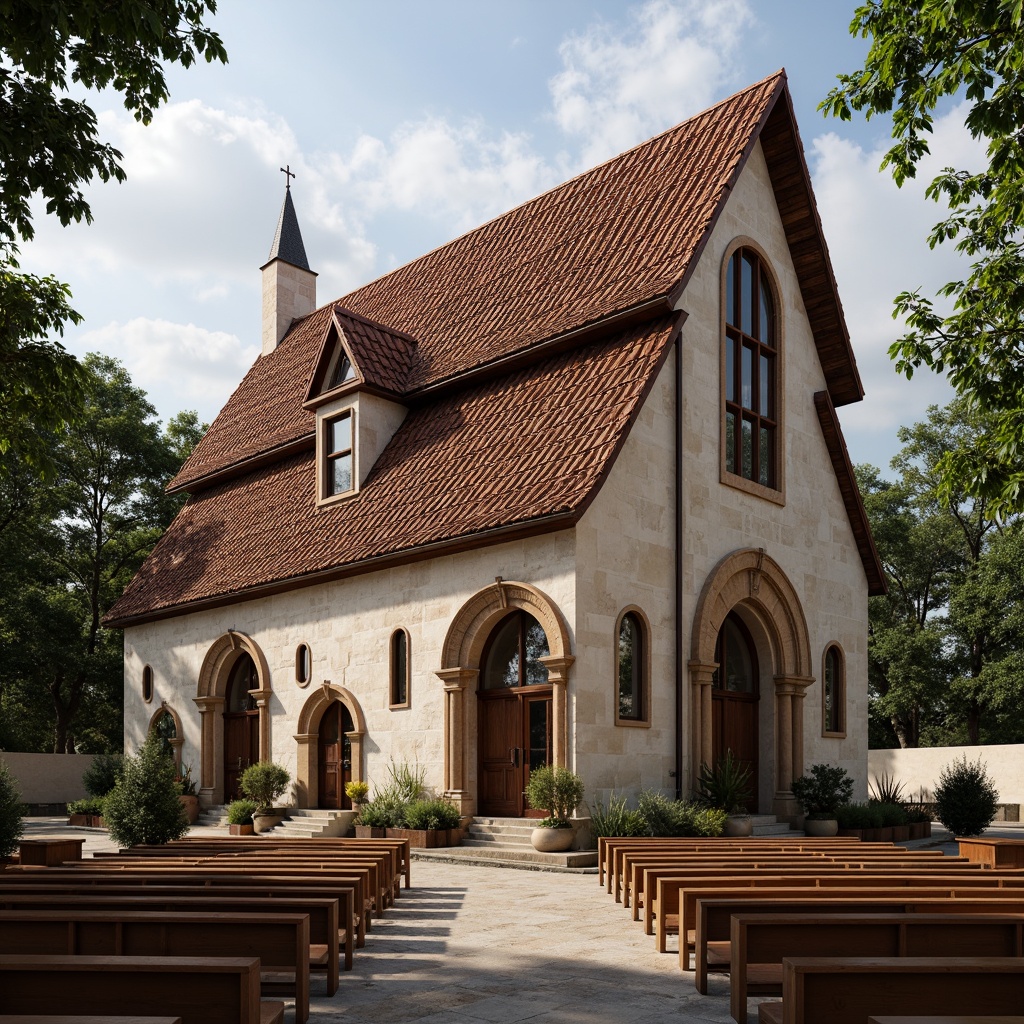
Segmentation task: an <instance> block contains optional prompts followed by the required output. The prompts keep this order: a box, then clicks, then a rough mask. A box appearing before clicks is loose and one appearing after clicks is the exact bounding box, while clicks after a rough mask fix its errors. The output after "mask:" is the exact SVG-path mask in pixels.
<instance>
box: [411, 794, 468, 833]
mask: <svg viewBox="0 0 1024 1024" xmlns="http://www.w3.org/2000/svg"><path fill="white" fill-rule="evenodd" d="M405 822H406V824H405V827H406V828H415V829H448V828H458V827H459V809H458V808H457V807H456V806H455V804H453V803H452V802H451V801H450V800H444V799H438V800H414V801H413V802H412V803H411V804H408V805H407V806H406V808H405Z"/></svg>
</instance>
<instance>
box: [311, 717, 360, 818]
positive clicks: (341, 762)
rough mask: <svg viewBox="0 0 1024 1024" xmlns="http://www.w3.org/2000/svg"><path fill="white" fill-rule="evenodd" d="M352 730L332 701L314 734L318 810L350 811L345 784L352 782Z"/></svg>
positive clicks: (346, 718)
mask: <svg viewBox="0 0 1024 1024" xmlns="http://www.w3.org/2000/svg"><path fill="white" fill-rule="evenodd" d="M354 728H355V727H354V726H353V724H352V716H351V715H350V714H349V710H348V708H347V707H345V705H344V704H342V702H341V701H340V700H332V701H331V703H330V704H328V705H327V708H326V709H325V711H324V714H323V717H322V718H321V719H320V727H319V729H318V731H317V793H318V794H319V799H318V803H317V806H318V807H322V808H324V809H325V810H335V811H337V810H346V811H347V810H350V809H351V807H352V801H351V800H349V798H348V796H347V795H346V793H345V784H346V783H347V782H350V781H351V779H352V740H351V737H350V735H349V734H350V733H351V732H352V731H353V729H354Z"/></svg>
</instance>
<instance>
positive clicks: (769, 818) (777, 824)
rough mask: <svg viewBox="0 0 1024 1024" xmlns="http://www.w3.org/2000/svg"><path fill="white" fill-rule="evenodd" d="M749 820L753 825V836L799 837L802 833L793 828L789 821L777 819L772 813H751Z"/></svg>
mask: <svg viewBox="0 0 1024 1024" xmlns="http://www.w3.org/2000/svg"><path fill="white" fill-rule="evenodd" d="M750 820H751V823H752V824H753V826H754V833H753V837H754V838H756V837H757V836H787V837H789V838H792V839H799V838H800V837H801V836H802V835H803V834H804V833H803V832H799V831H797V830H796V829H795V828H793V826H792V825H790V824H789V822H787V821H779V819H778V818H777V817H776V816H775V815H774V814H752V815H751V816H750Z"/></svg>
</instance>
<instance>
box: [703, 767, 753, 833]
mask: <svg viewBox="0 0 1024 1024" xmlns="http://www.w3.org/2000/svg"><path fill="white" fill-rule="evenodd" d="M750 779H751V771H750V769H749V768H748V767H747V766H746V765H745V764H744V763H743V762H742V761H740V760H738V759H737V758H736V757H734V756H733V752H732V751H731V750H727V751H726V752H725V755H724V756H722V757H720V758H719V759H718V760H717V761H716V762H715V765H714V767H713V768H712V767H709V766H708V764H707V762H701V766H700V775H699V776H698V778H697V791H698V797H699V799H700V801H701V803H704V804H706V805H707V806H708V807H717V808H719V809H720V810H723V811H725V813H726V814H727V815H728V816H729V817H728V819H727V820H726V823H725V834H726V835H727V836H749V835H751V834H752V833H753V831H754V825H753V822H752V820H751V818H750V814H749V813H748V812H747V803H748V802H749V800H750Z"/></svg>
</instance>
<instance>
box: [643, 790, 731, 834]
mask: <svg viewBox="0 0 1024 1024" xmlns="http://www.w3.org/2000/svg"><path fill="white" fill-rule="evenodd" d="M637 812H638V813H639V814H640V816H641V817H642V818H643V820H644V821H645V822H646V823H647V832H646V834H647V835H652V836H720V835H721V834H722V832H723V831H724V830H725V822H726V819H727V818H728V817H729V815H728V814H727V813H726V812H725V811H724V810H722V809H721V808H720V807H705V806H703V805H701V804H698V803H691V802H690V801H687V800H670V799H669V798H668V797H667V796H665V795H664V794H662V793H659V792H658V791H657V790H650V789H645V790H644V791H643V792H642V793H641V794H640V799H639V800H638V801H637Z"/></svg>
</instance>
